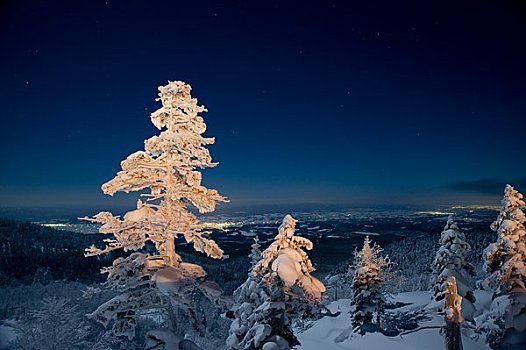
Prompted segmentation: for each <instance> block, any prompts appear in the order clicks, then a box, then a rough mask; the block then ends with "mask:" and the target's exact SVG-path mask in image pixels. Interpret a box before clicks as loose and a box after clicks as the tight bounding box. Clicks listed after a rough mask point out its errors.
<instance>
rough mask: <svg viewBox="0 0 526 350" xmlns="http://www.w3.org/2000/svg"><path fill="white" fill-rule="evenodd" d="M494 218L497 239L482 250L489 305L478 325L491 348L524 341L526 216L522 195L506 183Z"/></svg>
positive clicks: (525, 331)
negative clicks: (489, 292)
mask: <svg viewBox="0 0 526 350" xmlns="http://www.w3.org/2000/svg"><path fill="white" fill-rule="evenodd" d="M501 203H502V206H501V209H500V213H499V216H498V217H497V220H496V221H495V222H493V223H492V224H491V229H492V230H493V231H495V232H496V233H497V242H495V243H492V244H490V245H489V246H488V247H487V248H486V249H485V250H484V260H485V264H484V266H485V268H486V270H487V272H489V273H490V276H489V277H488V278H486V280H484V282H483V287H484V288H485V289H487V290H490V291H493V292H494V296H493V301H492V303H491V309H490V311H489V312H488V313H487V318H486V319H485V320H484V321H483V323H482V324H481V325H480V328H481V329H482V330H484V331H485V332H486V333H487V334H488V336H487V340H488V343H489V344H490V345H491V346H492V347H493V348H499V347H502V346H504V345H516V344H521V345H523V346H525V345H526V286H525V284H526V228H525V226H524V222H525V221H526V217H525V216H524V213H523V211H522V208H524V207H525V203H524V201H523V196H522V194H521V193H519V192H518V191H517V190H515V189H514V188H513V187H512V186H511V185H506V188H505V190H504V198H503V199H502V202H501Z"/></svg>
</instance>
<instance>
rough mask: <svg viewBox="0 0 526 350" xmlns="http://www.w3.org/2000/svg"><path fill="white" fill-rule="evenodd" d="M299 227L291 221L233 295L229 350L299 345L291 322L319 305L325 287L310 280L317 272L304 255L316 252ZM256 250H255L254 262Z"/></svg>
mask: <svg viewBox="0 0 526 350" xmlns="http://www.w3.org/2000/svg"><path fill="white" fill-rule="evenodd" d="M295 227H296V220H295V219H294V218H293V217H292V216H290V215H286V216H285V217H284V218H283V222H282V224H281V225H280V227H279V229H278V235H277V236H276V237H275V239H274V242H273V243H272V244H271V245H270V246H269V247H268V248H267V249H265V250H264V251H263V253H261V255H262V258H261V260H260V261H259V262H258V263H257V264H256V265H255V266H253V268H252V271H251V272H250V274H249V277H248V279H247V280H246V281H245V283H243V285H241V286H240V287H239V288H238V289H237V290H236V292H235V293H234V297H235V301H236V304H235V305H234V312H235V316H236V319H235V320H234V322H233V323H232V327H231V328H230V335H229V337H228V339H227V348H228V349H236V350H238V349H239V350H241V349H242V350H260V349H263V350H287V349H291V348H292V347H294V346H296V345H299V342H298V339H297V338H296V336H295V335H294V333H293V331H292V322H291V320H292V318H293V317H295V316H298V315H299V314H302V313H304V312H305V310H306V309H308V308H309V307H310V306H315V305H316V304H317V303H319V302H320V301H321V299H322V298H323V295H324V293H325V286H324V285H323V283H321V282H320V281H319V280H318V279H316V278H315V277H313V276H312V275H311V272H313V271H314V267H313V266H312V263H311V261H310V259H309V257H308V256H307V253H305V251H304V250H303V248H305V249H307V250H311V249H312V247H313V245H312V242H311V241H310V240H308V239H307V238H304V237H298V236H295V235H294V231H295ZM257 248H258V247H257V245H256V246H253V250H252V254H251V256H252V257H253V256H255V255H257ZM254 249H256V251H255V250H254Z"/></svg>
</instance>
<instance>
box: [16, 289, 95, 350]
mask: <svg viewBox="0 0 526 350" xmlns="http://www.w3.org/2000/svg"><path fill="white" fill-rule="evenodd" d="M88 331H89V328H88V326H87V324H86V322H84V320H83V315H82V314H81V313H80V312H78V310H77V307H76V306H75V305H72V304H71V301H70V300H69V299H66V298H55V297H52V298H44V299H43V300H42V302H41V306H40V308H39V309H37V310H35V311H33V312H31V313H30V314H29V317H28V318H25V319H22V320H21V321H20V322H19V327H17V341H16V343H15V348H17V349H24V350H26V349H27V350H29V349H40V350H70V349H84V348H87V344H86V341H85V340H86V338H87V334H88Z"/></svg>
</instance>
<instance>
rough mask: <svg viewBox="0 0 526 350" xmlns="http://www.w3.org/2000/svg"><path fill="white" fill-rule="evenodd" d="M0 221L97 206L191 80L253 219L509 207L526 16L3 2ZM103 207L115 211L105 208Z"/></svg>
mask: <svg viewBox="0 0 526 350" xmlns="http://www.w3.org/2000/svg"><path fill="white" fill-rule="evenodd" d="M0 11H1V13H0V16H1V17H0V44H1V48H2V54H1V56H0V57H1V58H0V60H1V65H0V72H1V76H2V80H1V84H0V106H1V116H2V123H1V126H2V127H1V141H0V142H1V146H2V149H3V162H2V164H3V165H2V169H1V172H0V206H51V207H64V206H68V207H72V206H78V207H81V206H84V207H100V206H105V205H109V204H110V203H117V202H119V201H121V202H122V203H125V202H127V203H131V205H133V204H134V201H133V200H131V201H130V200H129V199H126V198H117V199H111V198H105V196H103V195H102V194H101V191H100V185H101V184H102V183H103V182H105V181H107V180H109V179H111V178H112V177H113V176H114V174H115V172H116V171H117V170H118V169H119V163H120V161H121V160H122V159H124V158H125V157H126V156H127V155H128V154H130V153H132V152H134V151H136V150H139V149H141V148H142V147H143V140H144V139H145V138H147V137H149V136H151V135H153V134H156V133H157V131H156V129H155V128H154V127H153V125H152V124H151V123H150V120H149V114H150V113H151V112H152V111H154V110H155V109H157V108H158V107H159V104H158V103H157V102H155V98H156V94H157V86H159V85H164V84H165V83H166V82H167V80H184V81H186V82H188V83H190V84H191V85H192V86H193V93H194V96H195V97H197V98H198V99H199V102H200V103H202V104H204V105H206V106H207V108H208V109H209V112H208V113H206V114H204V115H203V117H204V118H205V121H206V122H207V124H208V131H207V135H209V136H215V137H216V144H215V145H214V146H212V147H211V153H212V156H213V158H214V159H215V160H216V161H218V162H219V163H220V165H219V166H218V167H216V168H213V169H210V170H207V171H206V172H205V174H204V182H205V184H206V185H207V186H209V187H212V188H217V189H218V190H220V192H222V193H223V194H224V195H226V196H228V197H229V198H230V199H231V204H230V205H231V206H244V205H253V204H274V203H275V204H280V205H287V204H290V205H297V204H303V203H321V204H356V205H382V204H388V205H390V204H417V205H437V204H468V203H471V204H477V203H481V204H497V201H498V199H499V197H500V196H501V193H502V190H503V189H504V185H505V183H506V182H512V183H513V184H515V185H516V187H517V188H518V189H519V191H522V192H526V161H525V157H524V151H525V146H524V145H525V132H524V131H525V127H526V79H525V78H526V65H525V64H524V62H526V9H525V7H524V6H522V7H521V6H520V2H519V1H515V2H514V1H498V2H491V3H490V2H481V1H461V2H459V1H451V2H448V1H440V2H428V1H415V2H399V1H382V2H380V1H318V2H309V1H270V0H266V1H241V0H238V1H185V2H183V1H130V0H126V1H124V0H122V1H113V0H106V1H102V0H90V1H52V0H51V1H24V0H18V1H7V2H3V4H2V5H1V10H0ZM99 209H103V208H99Z"/></svg>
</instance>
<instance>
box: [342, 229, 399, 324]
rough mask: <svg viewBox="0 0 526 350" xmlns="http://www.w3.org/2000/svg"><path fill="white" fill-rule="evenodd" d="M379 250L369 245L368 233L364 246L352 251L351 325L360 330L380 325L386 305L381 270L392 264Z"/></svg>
mask: <svg viewBox="0 0 526 350" xmlns="http://www.w3.org/2000/svg"><path fill="white" fill-rule="evenodd" d="M382 251H383V249H382V248H381V247H380V246H378V245H377V244H376V243H375V244H374V245H371V240H370V239H369V237H368V236H367V237H365V239H364V241H363V248H362V249H361V250H360V251H357V252H355V254H354V263H353V265H354V268H355V270H354V277H353V282H352V288H353V297H354V301H353V302H354V306H355V311H354V314H353V316H352V327H353V328H354V329H355V330H356V331H359V332H360V333H363V332H364V331H367V329H368V328H370V327H371V326H372V325H373V323H376V326H377V327H380V321H381V317H382V314H383V312H384V306H385V296H384V293H383V285H384V282H385V281H384V276H385V274H384V272H385V271H386V269H387V268H389V266H390V265H391V262H390V260H389V258H388V257H383V256H382V255H381V253H382Z"/></svg>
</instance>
